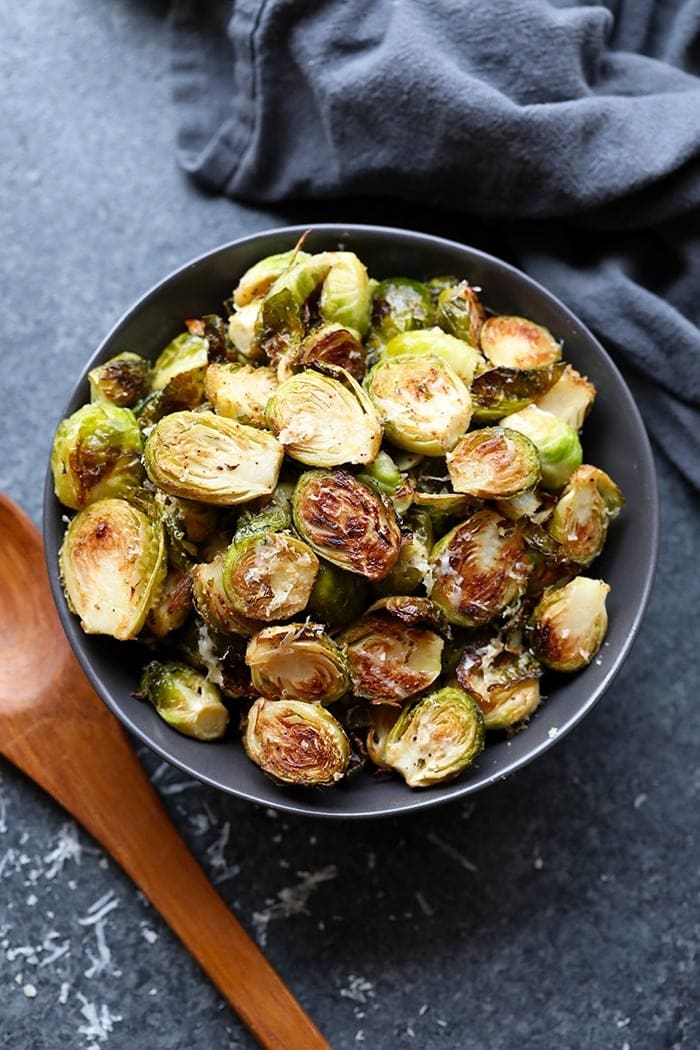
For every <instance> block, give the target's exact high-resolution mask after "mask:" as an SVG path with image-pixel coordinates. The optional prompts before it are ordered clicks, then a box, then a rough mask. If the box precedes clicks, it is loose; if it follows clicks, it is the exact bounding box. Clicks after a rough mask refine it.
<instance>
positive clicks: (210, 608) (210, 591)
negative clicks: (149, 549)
mask: <svg viewBox="0 0 700 1050" xmlns="http://www.w3.org/2000/svg"><path fill="white" fill-rule="evenodd" d="M225 563H226V555H225V554H224V553H221V554H217V556H216V557H215V558H213V559H212V561H210V562H200V563H199V564H198V565H195V566H194V568H193V569H192V595H193V598H194V604H195V608H196V610H197V612H198V613H199V615H200V616H201V617H202V619H203V620H204V622H205V623H206V624H207V626H208V627H211V628H212V629H213V630H215V631H220V632H221V633H222V634H239V635H242V636H243V637H246V638H249V637H251V635H253V634H255V632H256V631H257V630H258V629H259V627H260V623H259V622H258V621H257V620H251V619H250V618H249V617H247V616H244V615H243V613H241V612H240V611H239V609H238V608H237V607H236V606H234V605H233V603H232V602H231V601H230V599H229V597H228V595H227V594H226V591H225V590H224V566H225Z"/></svg>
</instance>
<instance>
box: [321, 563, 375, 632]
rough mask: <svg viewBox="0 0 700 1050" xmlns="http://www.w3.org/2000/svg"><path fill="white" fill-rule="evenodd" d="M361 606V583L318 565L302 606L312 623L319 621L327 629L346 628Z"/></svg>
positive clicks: (334, 569)
mask: <svg viewBox="0 0 700 1050" xmlns="http://www.w3.org/2000/svg"><path fill="white" fill-rule="evenodd" d="M365 604H366V603H365V583H364V581H363V580H362V579H360V577H359V576H357V575H355V574H353V573H350V572H343V570H342V569H339V568H338V567H337V566H336V565H331V564H329V563H328V562H325V561H321V562H320V564H319V567H318V576H317V577H316V579H315V580H314V585H313V588H312V589H311V594H310V596H309V602H308V605H307V606H306V611H307V613H308V615H309V616H310V617H311V618H312V619H313V620H321V621H322V622H323V623H327V624H328V625H329V627H346V626H347V624H349V623H351V622H352V621H353V620H356V619H357V617H358V616H359V615H360V613H361V612H362V610H363V609H364V607H365Z"/></svg>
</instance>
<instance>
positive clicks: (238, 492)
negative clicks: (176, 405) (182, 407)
mask: <svg viewBox="0 0 700 1050" xmlns="http://www.w3.org/2000/svg"><path fill="white" fill-rule="evenodd" d="M283 456H284V452H283V449H282V447H281V445H280V444H279V442H278V441H276V440H275V438H274V437H273V436H272V435H271V434H268V433H267V432H265V431H262V430H256V429H255V428H254V427H247V426H244V425H243V424H242V423H237V422H236V421H235V420H233V419H226V418H225V417H224V416H217V415H215V414H214V413H213V412H173V413H172V414H171V415H169V416H165V417H164V418H163V419H161V420H160V421H159V422H158V423H157V424H156V426H155V427H154V429H153V431H152V432H151V434H150V435H149V437H148V440H147V441H146V448H145V452H144V462H145V465H146V472H147V474H148V476H149V478H150V479H151V481H152V482H153V484H154V485H157V486H158V487H159V488H161V489H163V490H164V491H165V492H169V493H170V494H171V495H173V496H182V497H183V498H185V499H192V500H200V501H201V502H202V503H213V504H215V505H220V506H226V505H232V504H236V503H245V502H247V501H248V500H251V499H254V498H255V497H256V496H261V495H264V494H265V493H268V492H272V490H273V489H274V487H275V485H276V484H277V477H278V475H279V472H280V467H281V466H282V459H283Z"/></svg>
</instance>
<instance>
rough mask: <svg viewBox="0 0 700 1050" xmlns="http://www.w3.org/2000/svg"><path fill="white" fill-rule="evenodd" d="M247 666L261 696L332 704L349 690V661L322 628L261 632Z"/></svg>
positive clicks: (251, 646) (309, 626) (250, 645)
mask: <svg viewBox="0 0 700 1050" xmlns="http://www.w3.org/2000/svg"><path fill="white" fill-rule="evenodd" d="M245 659H246V663H247V664H248V667H249V668H250V673H251V677H252V680H253V685H254V687H255V690H256V692H257V693H259V694H260V696H266V697H268V699H270V700H305V701H308V702H309V703H316V704H332V703H333V701H334V700H339V699H340V697H341V696H344V695H345V693H347V692H348V690H349V688H350V674H349V671H348V661H347V658H346V656H345V653H344V652H343V650H342V649H341V648H340V646H339V645H338V644H337V643H336V642H334V641H333V639H332V638H330V637H329V636H328V635H327V634H326V632H325V630H324V628H323V624H317V623H290V624H284V625H278V626H275V627H265V628H263V630H261V631H258V633H257V634H255V635H254V636H253V637H252V638H251V639H250V641H249V642H248V647H247V649H246V657H245Z"/></svg>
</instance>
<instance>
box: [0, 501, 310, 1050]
mask: <svg viewBox="0 0 700 1050" xmlns="http://www.w3.org/2000/svg"><path fill="white" fill-rule="evenodd" d="M0 535H1V536H2V544H0V580H1V581H2V587H1V589H0V657H1V659H0V754H2V755H3V757H4V758H6V759H8V760H9V761H10V762H12V763H13V764H14V765H16V766H17V767H18V768H19V769H21V770H22V772H23V773H25V774H26V775H27V776H28V777H30V779H32V780H34V781H36V783H37V784H39V785H41V787H43V788H44V789H45V790H46V791H47V792H48V793H49V794H50V795H52V796H53V798H55V799H56V800H57V801H58V802H60V803H61V805H62V806H64V808H65V809H67V810H68V811H69V812H70V813H71V814H72V815H73V816H74V817H75V818H76V820H78V821H79V822H80V823H81V824H82V825H83V826H84V827H85V828H86V829H87V830H88V831H89V832H91V834H92V835H93V836H94V837H95V838H96V839H97V841H98V842H100V843H101V845H102V846H104V848H105V849H106V850H107V851H108V853H110V854H111V856H112V857H114V859H115V860H116V861H117V862H118V863H119V864H120V865H121V866H122V868H123V869H124V870H125V871H126V872H127V874H128V875H130V876H131V878H132V879H133V880H134V882H135V883H136V885H137V886H138V887H139V888H140V889H141V890H142V891H143V893H144V894H145V895H146V896H147V897H148V898H149V900H150V901H151V903H152V904H153V906H154V907H155V908H156V909H157V910H158V911H159V912H160V914H161V915H162V916H163V918H164V919H165V920H166V922H168V924H169V925H170V926H171V928H172V929H173V931H174V932H175V933H176V934H177V935H178V937H179V938H180V939H181V940H182V941H183V943H184V944H185V945H186V946H187V947H188V948H189V949H190V951H191V952H192V954H193V955H194V956H195V958H196V959H198V961H199V962H200V964H201V965H202V967H203V969H204V970H205V971H206V973H208V974H209V976H210V977H211V979H212V981H213V982H214V984H216V986H217V987H218V989H219V991H220V992H221V993H222V994H223V995H224V996H225V998H226V999H228V1001H229V1002H230V1003H231V1005H232V1006H233V1008H234V1009H235V1010H236V1011H237V1013H238V1014H239V1016H240V1017H241V1019H242V1020H243V1022H244V1023H245V1024H247V1025H248V1027H249V1028H250V1030H251V1031H252V1033H253V1034H254V1035H255V1036H256V1038H257V1039H258V1041H259V1042H260V1044H261V1045H262V1046H264V1047H270V1048H275V1050H322V1048H325V1050H329V1047H328V1043H327V1042H326V1040H325V1039H324V1038H323V1036H322V1035H321V1033H320V1032H319V1031H318V1029H317V1028H316V1027H315V1025H314V1024H313V1022H312V1021H311V1020H310V1018H309V1017H308V1016H307V1015H306V1013H304V1011H303V1010H302V1008H301V1007H300V1005H299V1004H298V1003H297V1001H296V999H294V997H293V996H292V994H291V992H290V991H289V989H288V988H287V987H286V986H285V984H284V983H283V982H282V980H281V978H280V977H279V976H278V974H277V973H276V972H275V970H273V968H272V967H271V965H270V964H269V963H268V961H267V960H266V959H265V957H264V955H263V954H262V953H261V952H260V950H259V949H258V947H257V946H256V945H255V943H254V942H253V941H252V940H251V939H250V937H249V936H248V934H247V933H246V932H245V930H244V929H243V927H242V926H241V925H240V924H239V923H238V921H237V920H236V919H235V918H234V916H233V915H232V914H231V912H230V911H229V910H228V908H227V906H226V905H225V903H224V902H223V900H222V899H221V897H220V896H219V895H218V894H217V893H216V891H215V890H214V889H213V887H212V886H211V884H210V883H209V881H208V880H207V878H206V876H205V874H204V872H203V871H202V869H201V868H200V867H199V865H198V864H197V862H196V861H195V859H194V857H193V856H192V854H191V853H190V851H189V850H188V848H187V846H186V845H185V843H184V841H183V840H182V839H181V838H180V836H179V834H178V833H177V831H176V830H175V828H174V826H173V824H172V823H171V821H170V818H169V817H168V815H167V813H166V811H165V809H164V808H163V806H162V804H161V802H160V799H159V798H158V795H157V794H156V792H155V791H154V789H153V787H152V786H151V783H150V781H149V780H148V778H147V777H146V774H145V773H144V771H143V769H142V767H141V765H140V763H139V761H138V759H137V758H136V755H135V754H134V751H133V749H132V747H131V744H130V743H129V740H128V738H127V736H126V733H125V732H124V730H123V729H122V727H121V726H120V724H119V722H118V721H117V719H116V718H115V717H114V716H113V715H112V714H111V713H110V711H109V710H108V709H107V707H105V705H104V704H103V703H102V701H101V700H100V698H99V697H98V696H97V694H96V693H95V692H94V690H93V689H92V686H91V685H90V684H89V683H88V681H87V679H86V678H85V676H84V674H83V672H82V670H81V668H80V666H79V664H78V662H77V660H76V659H75V657H74V655H73V652H72V650H71V648H70V646H69V644H68V641H67V640H66V637H65V635H64V633H63V630H62V628H61V624H60V621H59V619H58V616H57V614H56V611H55V608H54V604H53V600H52V598H51V590H50V587H49V582H48V577H47V574H46V568H45V564H44V553H43V549H42V542H41V537H40V535H39V533H38V531H37V529H36V528H35V526H34V525H33V523H32V522H31V521H30V520H29V518H28V517H27V516H26V515H25V514H24V513H23V511H21V510H20V509H19V507H17V506H16V505H15V504H13V503H12V502H11V501H10V500H9V499H7V497H6V496H4V495H2V494H0ZM173 871H176V872H177V879H173V878H172V877H171V873H172V872H173Z"/></svg>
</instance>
